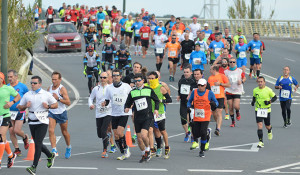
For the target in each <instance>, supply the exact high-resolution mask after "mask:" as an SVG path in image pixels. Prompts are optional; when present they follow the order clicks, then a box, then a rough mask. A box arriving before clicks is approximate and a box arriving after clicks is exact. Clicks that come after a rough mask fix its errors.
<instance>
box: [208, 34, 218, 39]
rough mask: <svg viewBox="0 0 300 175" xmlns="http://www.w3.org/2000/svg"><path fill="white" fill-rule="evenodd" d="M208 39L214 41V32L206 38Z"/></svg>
mask: <svg viewBox="0 0 300 175" xmlns="http://www.w3.org/2000/svg"><path fill="white" fill-rule="evenodd" d="M208 40H209V41H214V40H216V36H215V33H213V34H211V35H210V36H209V38H208Z"/></svg>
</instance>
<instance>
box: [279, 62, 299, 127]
mask: <svg viewBox="0 0 300 175" xmlns="http://www.w3.org/2000/svg"><path fill="white" fill-rule="evenodd" d="M293 84H294V86H295V88H294V92H297V89H298V87H299V84H298V82H297V80H296V79H295V78H294V77H292V76H290V67H289V66H285V67H284V68H283V75H281V76H280V77H278V79H277V81H276V84H275V89H279V101H280V107H281V114H282V118H283V122H284V123H283V127H284V128H287V126H290V125H292V122H291V105H292V99H293V88H292V85H293Z"/></svg>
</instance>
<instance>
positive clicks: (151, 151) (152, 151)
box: [150, 148, 156, 156]
mask: <svg viewBox="0 0 300 175" xmlns="http://www.w3.org/2000/svg"><path fill="white" fill-rule="evenodd" d="M155 155H156V149H155V148H151V149H150V156H155Z"/></svg>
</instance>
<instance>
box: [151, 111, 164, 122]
mask: <svg viewBox="0 0 300 175" xmlns="http://www.w3.org/2000/svg"><path fill="white" fill-rule="evenodd" d="M165 118H166V114H165V113H163V114H158V115H156V116H154V121H156V122H158V121H161V120H163V119H165Z"/></svg>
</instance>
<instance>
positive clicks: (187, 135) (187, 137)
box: [184, 133, 190, 142]
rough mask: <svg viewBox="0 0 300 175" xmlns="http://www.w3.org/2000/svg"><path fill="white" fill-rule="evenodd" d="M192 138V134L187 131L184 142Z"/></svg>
mask: <svg viewBox="0 0 300 175" xmlns="http://www.w3.org/2000/svg"><path fill="white" fill-rule="evenodd" d="M189 140H190V134H189V133H186V134H185V137H184V142H188V141H189Z"/></svg>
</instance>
